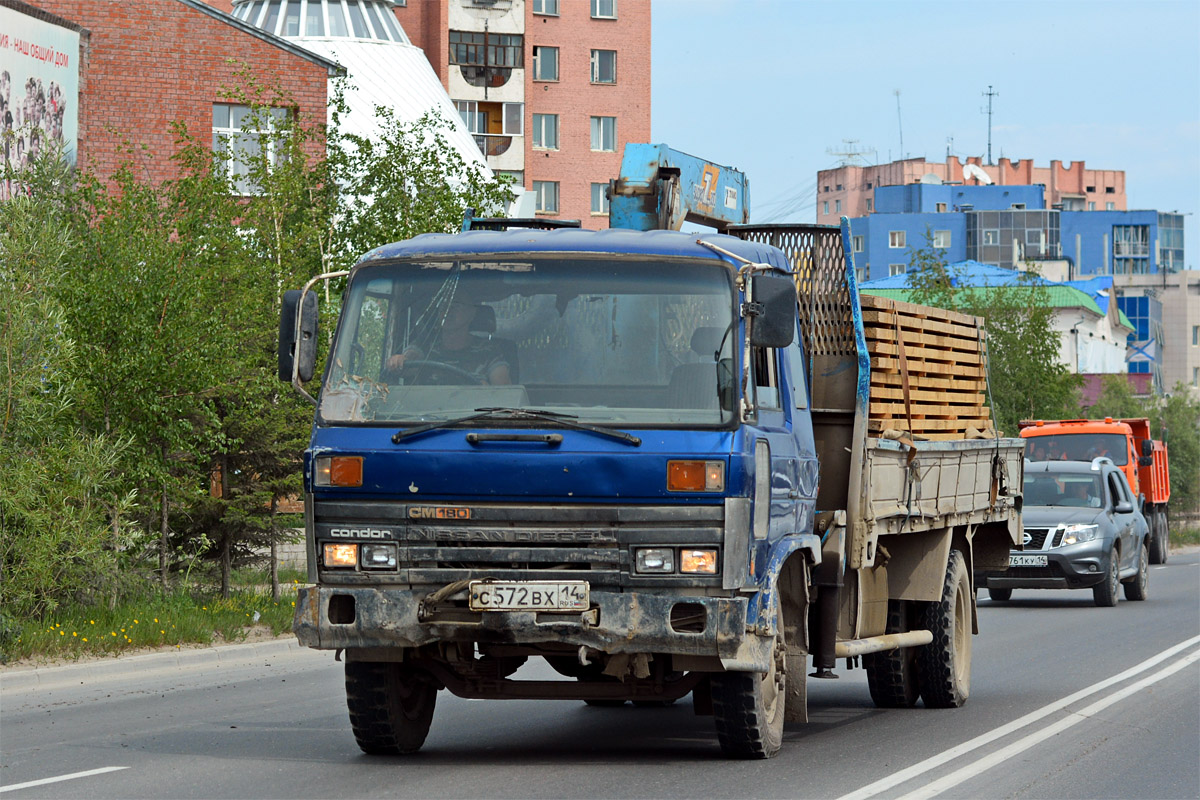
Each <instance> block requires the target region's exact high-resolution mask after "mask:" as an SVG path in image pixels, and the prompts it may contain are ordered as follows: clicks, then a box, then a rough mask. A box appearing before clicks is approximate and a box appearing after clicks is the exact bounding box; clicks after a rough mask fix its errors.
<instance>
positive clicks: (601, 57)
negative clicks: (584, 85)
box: [592, 50, 617, 83]
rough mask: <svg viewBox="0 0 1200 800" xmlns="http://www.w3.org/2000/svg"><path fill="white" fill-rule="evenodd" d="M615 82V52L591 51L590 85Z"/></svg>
mask: <svg viewBox="0 0 1200 800" xmlns="http://www.w3.org/2000/svg"><path fill="white" fill-rule="evenodd" d="M616 82H617V51H616V50H593V51H592V83H616Z"/></svg>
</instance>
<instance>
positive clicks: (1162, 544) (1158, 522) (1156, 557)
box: [1150, 511, 1168, 564]
mask: <svg viewBox="0 0 1200 800" xmlns="http://www.w3.org/2000/svg"><path fill="white" fill-rule="evenodd" d="M1167 549H1168V545H1167V517H1166V515H1165V514H1163V513H1162V512H1161V511H1160V512H1157V513H1155V514H1154V515H1153V516H1151V517H1150V563H1151V564H1165V563H1167Z"/></svg>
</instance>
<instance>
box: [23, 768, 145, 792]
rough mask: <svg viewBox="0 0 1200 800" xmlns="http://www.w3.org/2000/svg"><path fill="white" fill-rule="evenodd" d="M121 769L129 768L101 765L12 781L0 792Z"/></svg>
mask: <svg viewBox="0 0 1200 800" xmlns="http://www.w3.org/2000/svg"><path fill="white" fill-rule="evenodd" d="M123 769H129V767H101V768H100V769H89V770H87V771H86V772H72V773H71V774H70V775H59V776H58V777H57V778H42V779H41V780H36V781H27V782H25V783H14V784H13V785H12V786H0V792H15V791H16V790H17V789H28V788H29V787H30V786H45V785H46V784H47V783H59V782H61V781H73V780H75V779H76V778H87V777H89V776H91V775H103V774H104V773H105V772H118V771H120V770H123Z"/></svg>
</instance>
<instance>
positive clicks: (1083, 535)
mask: <svg viewBox="0 0 1200 800" xmlns="http://www.w3.org/2000/svg"><path fill="white" fill-rule="evenodd" d="M1098 528H1099V526H1098V525H1068V526H1066V527H1065V528H1063V538H1062V543H1063V544H1064V545H1066V544H1078V543H1079V542H1090V541H1091V540H1092V539H1095V538H1096V531H1097V529H1098Z"/></svg>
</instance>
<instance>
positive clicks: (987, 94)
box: [983, 83, 1000, 167]
mask: <svg viewBox="0 0 1200 800" xmlns="http://www.w3.org/2000/svg"><path fill="white" fill-rule="evenodd" d="M983 96H984V97H986V98H987V99H988V107H987V118H988V160H987V163H988V166H989V167H990V166H992V98H993V97H999V96H1000V93H999V92H993V91H992V85H991V84H990V83H989V84H988V90H987V91H986V92H984V93H983Z"/></svg>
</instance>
